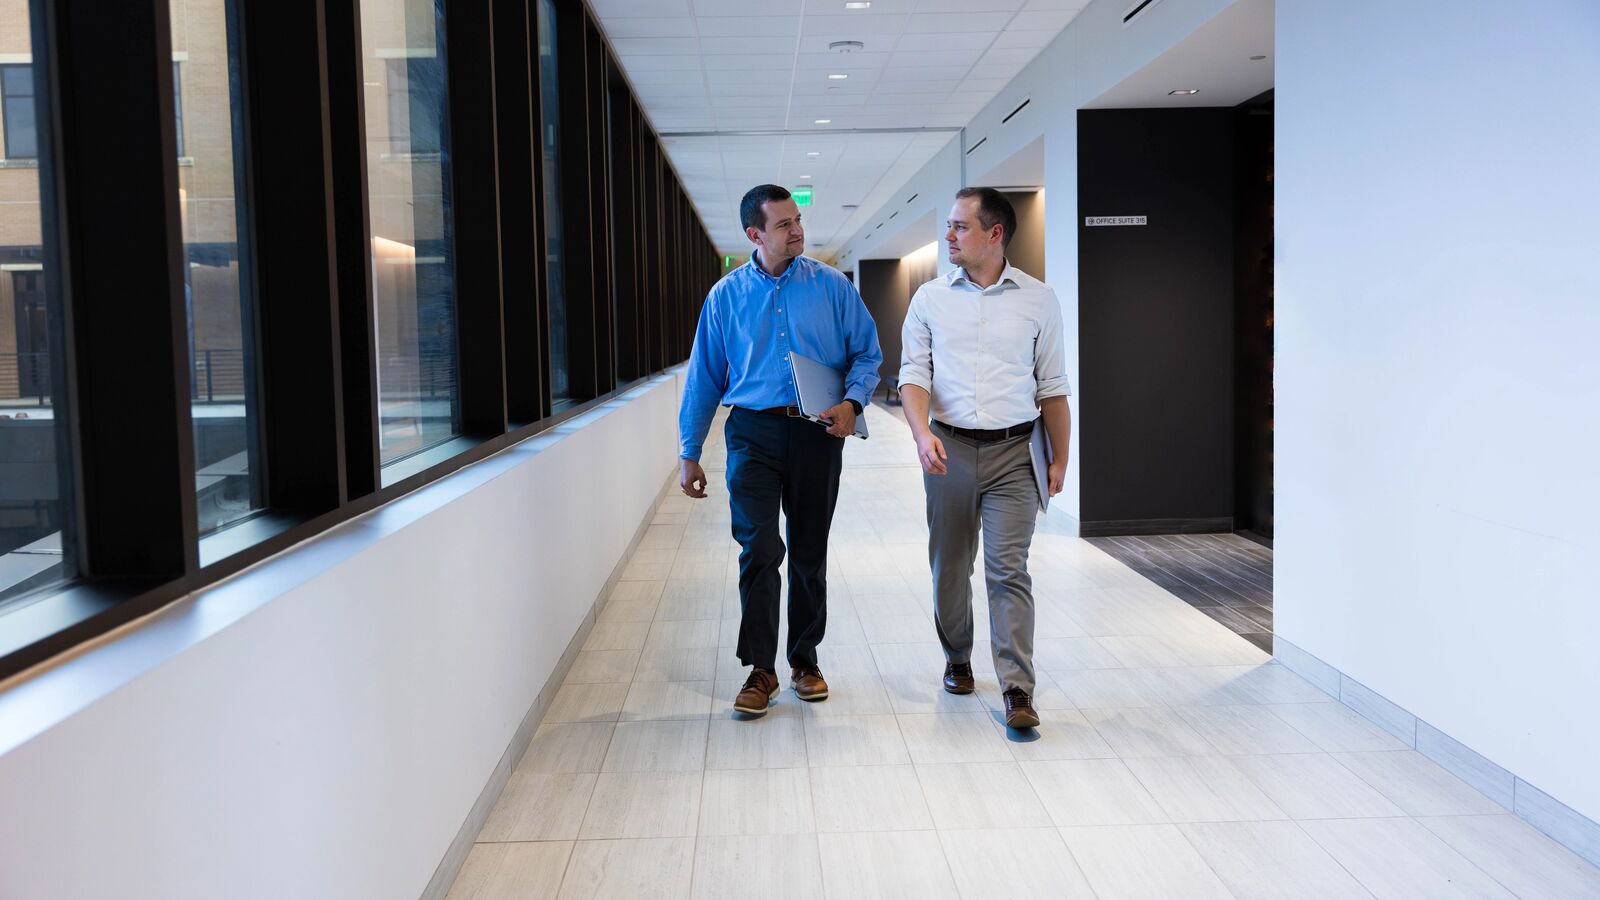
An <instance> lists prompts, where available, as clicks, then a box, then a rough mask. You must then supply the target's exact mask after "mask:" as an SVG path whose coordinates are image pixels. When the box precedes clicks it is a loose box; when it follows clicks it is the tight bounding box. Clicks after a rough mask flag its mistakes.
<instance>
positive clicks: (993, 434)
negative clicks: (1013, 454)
mask: <svg viewBox="0 0 1600 900" xmlns="http://www.w3.org/2000/svg"><path fill="white" fill-rule="evenodd" d="M933 424H935V425H938V426H940V427H942V428H944V429H946V430H948V431H951V432H954V433H955V434H959V435H961V436H962V437H964V438H971V439H973V440H975V441H1004V440H1009V439H1011V438H1014V437H1022V436H1023V435H1025V434H1032V433H1033V422H1024V423H1022V424H1021V425H1012V426H1011V427H1010V428H957V427H956V426H954V425H950V424H948V423H945V422H941V421H939V420H938V419H934V420H933Z"/></svg>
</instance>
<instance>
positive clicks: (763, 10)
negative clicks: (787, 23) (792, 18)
mask: <svg viewBox="0 0 1600 900" xmlns="http://www.w3.org/2000/svg"><path fill="white" fill-rule="evenodd" d="M794 9H795V4H794V2H793V0H694V14H695V15H697V16H774V17H777V16H782V15H784V14H785V13H792V12H794Z"/></svg>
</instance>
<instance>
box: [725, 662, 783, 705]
mask: <svg viewBox="0 0 1600 900" xmlns="http://www.w3.org/2000/svg"><path fill="white" fill-rule="evenodd" d="M778 690H779V687H778V673H777V672H774V671H772V670H771V669H762V668H754V669H751V670H750V677H749V678H746V679H745V680H744V687H742V688H740V689H739V696H737V697H735V698H733V709H734V711H735V712H742V713H744V714H745V715H748V716H764V715H766V714H767V704H768V703H771V702H772V698H773V697H776V696H778Z"/></svg>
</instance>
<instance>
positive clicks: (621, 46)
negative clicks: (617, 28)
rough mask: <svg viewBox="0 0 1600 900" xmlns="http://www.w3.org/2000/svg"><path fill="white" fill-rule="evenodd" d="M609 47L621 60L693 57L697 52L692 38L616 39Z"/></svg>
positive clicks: (697, 49) (697, 48)
mask: <svg viewBox="0 0 1600 900" xmlns="http://www.w3.org/2000/svg"><path fill="white" fill-rule="evenodd" d="M611 46H612V47H614V48H616V51H617V55H618V56H621V57H622V58H623V59H627V58H628V57H630V56H673V55H693V54H696V53H698V52H699V47H698V46H697V45H696V43H695V39H694V38H692V37H648V38H617V39H616V40H614V41H612V42H611Z"/></svg>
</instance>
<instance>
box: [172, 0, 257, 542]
mask: <svg viewBox="0 0 1600 900" xmlns="http://www.w3.org/2000/svg"><path fill="white" fill-rule="evenodd" d="M233 15H234V11H233V9H232V5H231V4H230V3H229V2H227V0H178V2H174V3H173V6H172V49H173V52H174V53H176V54H186V55H185V56H184V57H183V59H184V60H185V62H184V63H183V65H181V66H174V67H173V74H174V75H176V76H177V77H178V78H180V79H182V82H183V83H181V84H180V85H178V86H177V87H176V88H175V89H174V91H173V96H174V98H176V99H178V100H179V102H180V103H182V104H183V108H182V109H181V110H180V111H178V113H177V120H178V121H179V122H181V123H182V126H181V127H182V128H183V134H184V138H185V139H184V141H183V146H182V147H181V148H180V149H179V150H178V153H179V154H180V156H179V159H177V160H175V163H176V164H177V166H178V201H179V205H180V209H181V210H182V216H183V217H182V227H183V246H184V258H185V261H186V262H187V265H186V266H185V267H184V295H185V301H186V304H187V306H188V314H189V315H188V320H189V348H190V353H189V390H190V394H189V396H190V398H191V401H192V412H193V416H194V451H195V505H196V508H197V510H198V511H199V519H200V533H201V534H206V533H208V532H212V531H215V530H216V529H218V528H221V527H222V526H224V525H227V524H229V523H231V522H236V521H238V520H239V519H241V518H244V517H245V516H248V515H250V514H251V513H253V512H256V511H257V510H259V509H260V508H261V489H260V483H261V477H260V476H261V465H260V453H259V452H258V446H259V441H258V440H257V437H256V429H255V427H254V422H255V421H256V402H255V396H254V391H255V377H254V373H253V367H254V365H255V348H254V347H252V346H251V341H250V333H249V331H248V329H247V328H246V327H245V322H247V321H249V317H248V316H246V315H245V303H246V302H248V299H249V298H248V297H247V295H246V292H245V286H246V285H247V284H248V282H249V279H248V261H247V260H242V259H241V258H240V253H239V247H240V240H239V236H240V234H241V233H242V232H243V231H244V222H245V219H244V218H243V216H244V212H245V211H244V209H243V204H242V203H241V202H239V198H240V197H241V196H242V195H243V192H242V191H241V190H240V189H239V184H240V180H241V179H240V172H239V161H240V153H239V139H240V136H241V135H242V133H243V129H242V128H241V127H240V126H239V121H238V117H239V110H240V95H239V83H238V78H237V73H236V69H237V59H238V50H237V48H236V47H235V46H234V40H233V34H232V32H233V28H232V26H231V19H232V17H233Z"/></svg>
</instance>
